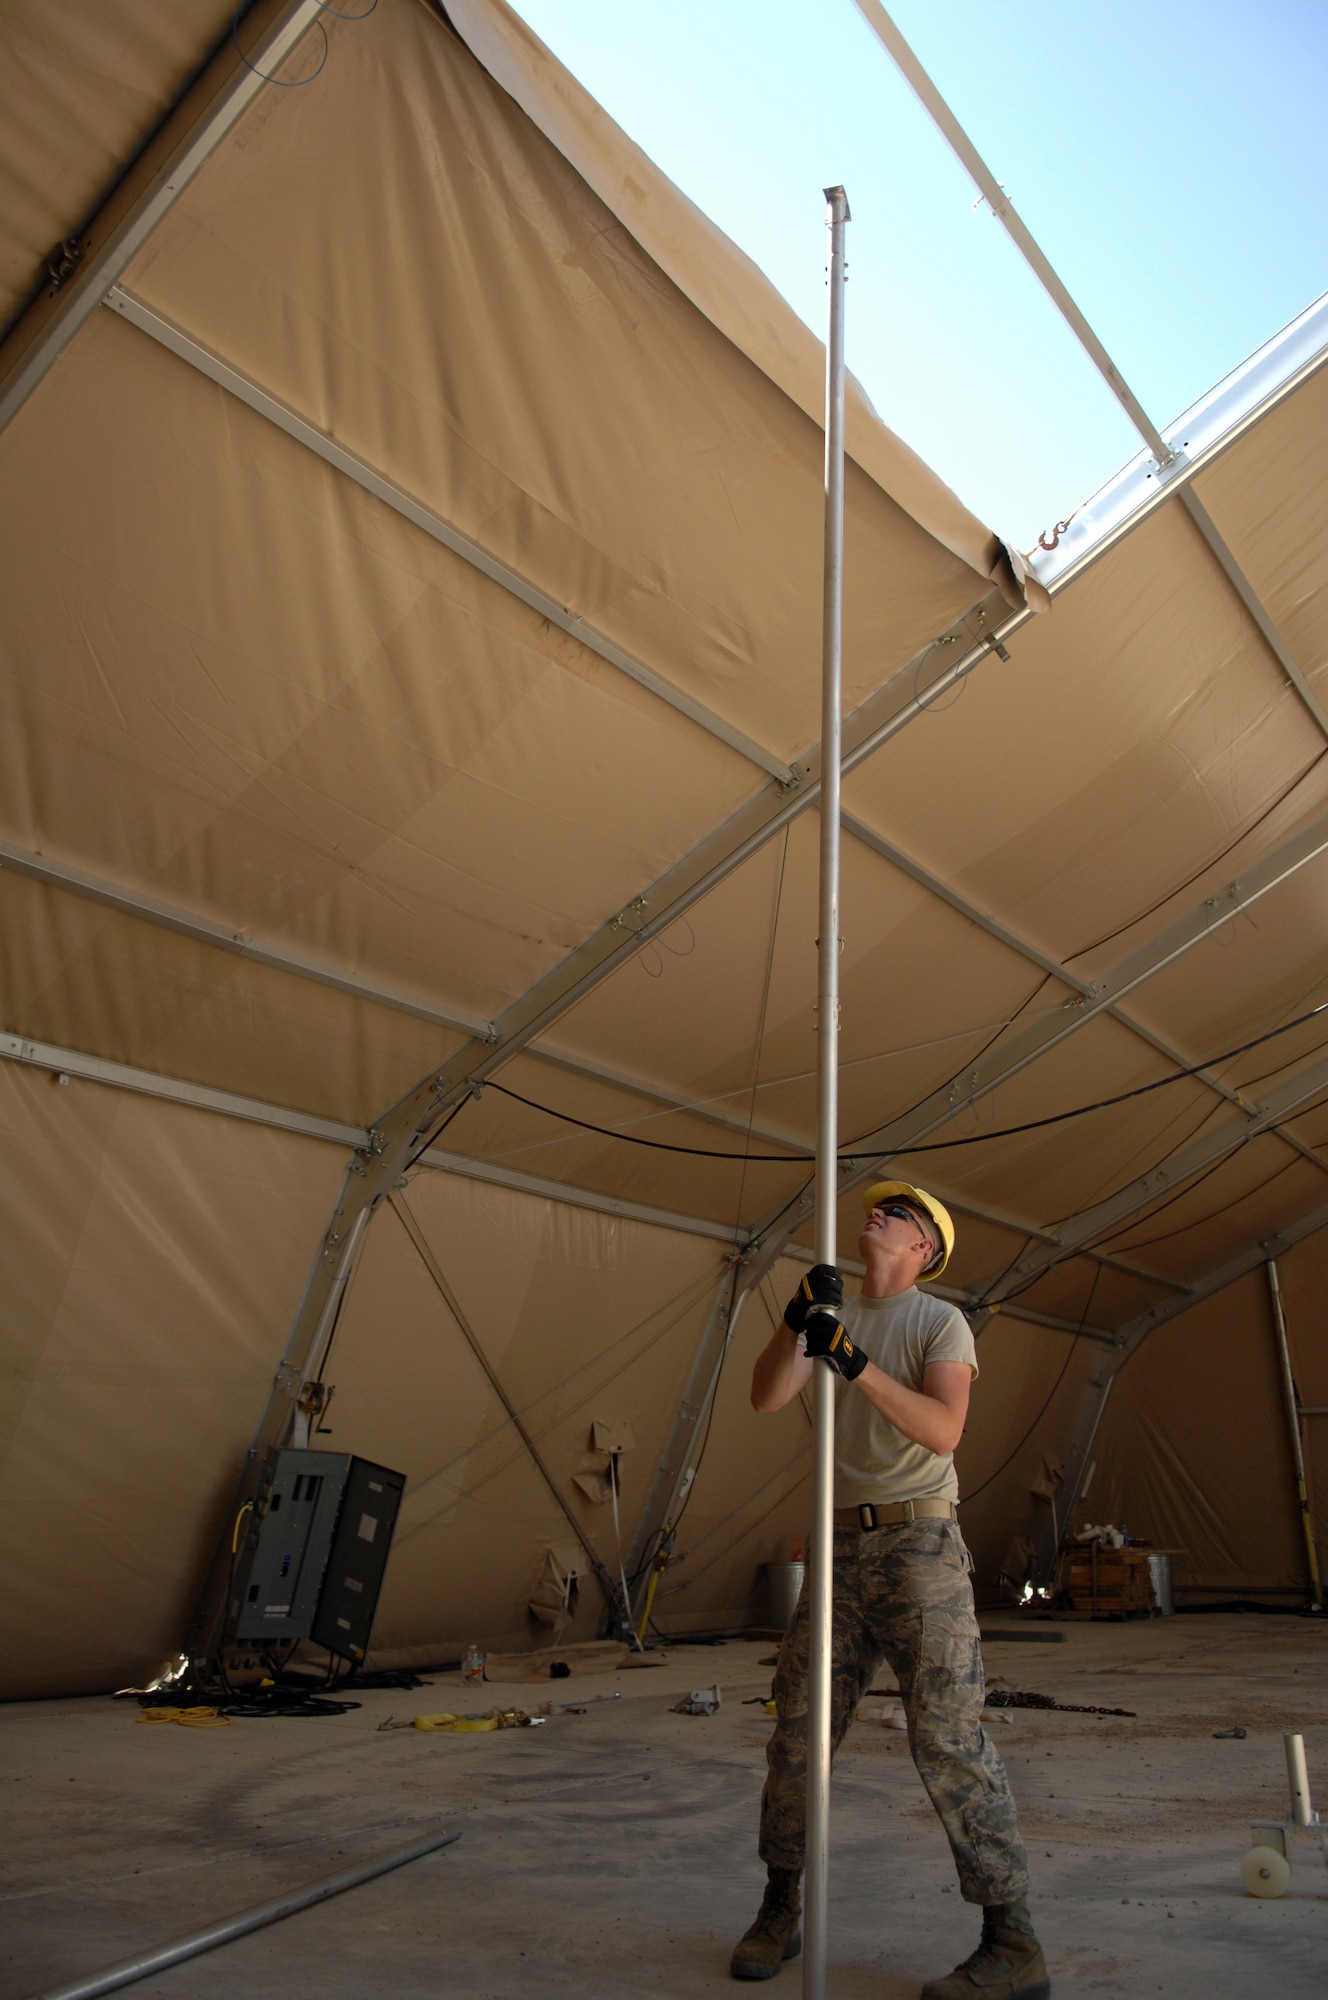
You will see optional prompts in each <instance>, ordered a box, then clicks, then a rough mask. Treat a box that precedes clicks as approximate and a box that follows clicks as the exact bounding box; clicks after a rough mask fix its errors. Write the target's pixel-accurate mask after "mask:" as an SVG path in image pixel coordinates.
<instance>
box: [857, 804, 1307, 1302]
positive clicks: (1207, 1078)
mask: <svg viewBox="0 0 1328 2000" xmlns="http://www.w3.org/2000/svg"><path fill="white" fill-rule="evenodd" d="M841 818H842V820H843V824H844V827H845V828H846V830H847V831H848V832H849V833H851V834H852V835H853V836H854V838H855V839H857V840H860V841H861V842H862V843H863V845H864V846H866V847H870V848H871V849H872V851H873V853H876V854H879V855H880V856H881V858H882V859H883V860H885V861H889V862H891V863H892V864H893V865H894V866H895V867H896V868H899V869H901V870H902V871H903V873H904V874H905V875H908V876H910V877H911V878H912V879H913V881H915V882H918V883H920V884H921V886H922V887H923V888H924V889H929V890H930V891H931V893H932V895H933V896H936V897H939V899H940V900H941V902H943V903H948V904H949V906H950V908H951V909H952V910H957V911H958V913H959V915H960V916H962V917H967V919H968V921H969V922H970V923H971V924H973V925H975V926H976V927H977V929H978V930H981V931H985V932H986V933H987V935H988V937H993V938H996V939H997V940H998V942H999V943H1001V944H1004V945H1008V946H1009V948H1010V950H1011V951H1015V952H1018V953H1019V955H1020V957H1022V958H1026V959H1028V961H1029V963H1030V964H1032V965H1036V966H1040V967H1041V969H1042V971H1043V972H1046V973H1048V974H1049V975H1050V976H1051V977H1052V978H1053V979H1059V980H1062V981H1063V982H1064V984H1065V985H1066V986H1069V987H1071V988H1072V989H1073V990H1074V991H1075V992H1076V993H1079V994H1081V995H1082V996H1083V997H1084V998H1085V999H1088V998H1090V997H1091V996H1092V993H1093V982H1092V981H1091V980H1090V979H1085V978H1083V977H1082V976H1081V974H1079V973H1077V972H1074V971H1072V970H1071V969H1070V967H1069V966H1068V965H1062V964H1061V962H1060V960H1059V959H1055V958H1052V957H1051V956H1050V954H1049V953H1047V952H1044V951H1042V950H1041V949H1040V947H1039V946H1037V945H1035V944H1033V943H1032V942H1031V941H1030V940H1029V939H1028V938H1023V937H1020V936H1019V934H1018V933H1017V932H1016V931H1012V930H1010V929H1009V927H1008V926H1007V925H1005V924H1002V923H999V922H998V921H997V920H996V918H995V917H992V916H989V915H988V914H987V912H986V911H985V910H981V909H979V908H978V906H977V905H976V903H970V902H969V900H968V898H967V897H966V896H961V895H960V894H959V892H958V891H957V890H955V889H952V888H951V887H950V885H949V883H948V882H943V881H941V879H940V878H939V876H936V875H933V874H932V873H931V872H930V870H929V869H926V868H924V867H922V865H921V864H920V863H919V862H917V861H915V860H914V859H913V858H912V856H911V855H908V854H905V853H904V852H903V850H902V848H898V847H896V846H895V845H894V844H893V842H891V841H888V840H886V839H884V838H883V837H882V836H881V835H880V834H879V833H877V832H876V831H875V829H874V828H873V827H870V826H867V825H866V824H865V823H864V822H863V821H862V820H859V819H856V818H855V817H854V816H853V814H851V813H843V814H841ZM1107 1012H1108V1014H1110V1016H1111V1018H1112V1020H1113V1021H1119V1022H1120V1024H1121V1026H1122V1027H1123V1028H1127V1029H1128V1030H1129V1032H1130V1033H1131V1034H1132V1035H1137V1036H1138V1037H1139V1039H1140V1041H1143V1042H1147V1043H1148V1046H1149V1047H1150V1048H1152V1049H1156V1050H1157V1053H1158V1054H1159V1055H1160V1056H1165V1057H1166V1059H1167V1061H1168V1062H1170V1063H1174V1064H1175V1065H1176V1067H1177V1069H1193V1064H1192V1062H1191V1058H1190V1057H1189V1056H1187V1055H1184V1054H1182V1053H1181V1051H1180V1050H1179V1049H1177V1048H1175V1047H1173V1045H1172V1044H1171V1043H1170V1042H1169V1041H1167V1040H1166V1038H1165V1037H1164V1036H1162V1035H1159V1034H1155V1033H1154V1031H1153V1029H1152V1028H1148V1027H1145V1025H1144V1023H1143V1022H1142V1021H1137V1020H1136V1019H1135V1017H1134V1016H1133V1014H1130V1013H1127V1011H1126V1010H1125V1008H1124V1007H1121V1006H1119V1005H1117V1004H1114V1003H1113V1005H1111V1006H1110V1007H1108V1008H1107ZM1193 1073H1194V1076H1195V1079H1196V1081H1197V1082H1199V1083H1203V1084H1206V1085H1207V1086H1208V1088H1209V1089H1210V1090H1212V1091H1215V1092H1216V1093H1217V1095H1218V1096H1219V1097H1224V1098H1225V1099H1226V1101H1227V1103H1228V1104H1239V1103H1240V1093H1239V1091H1237V1090H1233V1089H1232V1087H1231V1085H1230V1084H1229V1083H1227V1082H1225V1081H1224V1080H1223V1078H1222V1077H1220V1076H1217V1075H1215V1074H1214V1073H1213V1072H1212V1071H1211V1070H1208V1069H1204V1068H1199V1069H1194V1070H1193ZM1278 1136H1279V1138H1281V1139H1283V1140H1285V1142H1286V1144H1287V1145H1288V1146H1290V1147H1291V1148H1292V1150H1293V1151H1294V1152H1297V1153H1299V1154H1300V1155H1301V1157H1302V1158H1303V1159H1306V1160H1308V1161H1310V1163H1311V1164H1312V1165H1313V1166H1316V1167H1317V1168H1318V1169H1319V1171H1320V1172H1321V1173H1325V1174H1328V1160H1323V1159H1320V1157H1319V1155H1318V1154H1317V1153H1316V1152H1315V1151H1314V1150H1313V1148H1312V1147H1310V1146H1307V1145H1306V1144H1305V1141H1304V1140H1303V1139H1301V1138H1300V1137H1298V1135H1297V1134H1296V1133H1294V1132H1290V1131H1285V1130H1284V1131H1281V1132H1279V1134H1278ZM1159 1282H1165V1281H1163V1280H1159Z"/></svg>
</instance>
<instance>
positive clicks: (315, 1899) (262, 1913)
mask: <svg viewBox="0 0 1328 2000" xmlns="http://www.w3.org/2000/svg"><path fill="white" fill-rule="evenodd" d="M460 1838H461V1830H460V1828H459V1827H450V1828H448V1830H447V1831H446V1832H444V1833H431V1834H429V1835H428V1836H427V1838H425V1839H424V1840H413V1841H412V1842H411V1844H410V1846H409V1847H399V1848H398V1849H397V1851H396V1853H395V1854H385V1855H383V1856H382V1857H381V1858H380V1859H379V1860H377V1861H366V1862H365V1864H364V1866H363V1867H362V1868H347V1869H346V1871H345V1873H344V1874H341V1875H329V1876H328V1877H327V1879H326V1880H325V1881H322V1882H311V1883H310V1884H309V1886H308V1887H307V1888H305V1889H292V1891H291V1893H290V1894H289V1896H278V1897H277V1899H276V1901H275V1902H272V1903H259V1904H258V1905H257V1906H256V1907H255V1908H254V1909H252V1910H242V1911H241V1912H240V1915H239V1916H238V1917H223V1919H222V1921H221V1922H220V1923H218V1924H209V1925H208V1927H207V1929H206V1930H203V1931H193V1932H191V1933H190V1935H189V1936H188V1937H182V1938H177V1939H176V1940H175V1942H174V1944H163V1945H159V1946H158V1947H157V1949H156V1950H155V1951H145V1952H142V1953H140V1955H139V1956H138V1957H137V1958H122V1959H121V1960H120V1962H119V1964H118V1965H108V1966H107V1967H106V1969H105V1971H103V1972H94V1973H91V1974H90V1975H89V1976H88V1978H86V1979H76V1980H75V1981H74V1982H73V1984H72V1985H71V1986H52V1987H51V1988H49V1990H48V1991H47V1992H45V1993H41V1994H38V1995H37V1996H36V2000H95V1996H96V1995H97V1994H98V1993H113V1992H114V1991H115V1989H116V1987H117V1986H132V1985H133V1983H134V1981H135V1980H136V1979H147V1978H149V1977H150V1975H151V1974H152V1973H154V1972H164V1971H165V1969H166V1967H167V1966H168V1965H178V1964H179V1963H180V1960H181V1959H182V1958H197V1957H198V1955H199V1953H200V1952H204V1951H212V1950H213V1949H214V1948H215V1947H216V1946H217V1945H219V1944H229V1943H230V1941H231V1939H232V1938H238V1937H245V1936H246V1935H247V1934H248V1933H249V1932H250V1931H257V1930H261V1929H262V1928H263V1926H264V1924H275V1923H277V1922H278V1921H279V1920H280V1919H281V1918H282V1917H291V1916H294V1914H295V1912H296V1911H297V1910H307V1909H308V1908H309V1906H310V1904H312V1903H325V1902H326V1901H327V1899H328V1897H329V1896H339V1895H341V1893H342V1891H343V1890H345V1889H354V1888H355V1887H356V1886H357V1885H358V1884H359V1883H361V1882H371V1881H372V1880H373V1878H374V1876H375V1875H386V1874H387V1872H388V1870H389V1869H391V1868H400V1867H402V1866H403V1865H404V1863H406V1862H407V1861H418V1860H419V1858H420V1856H421V1855H422V1854H432V1853H433V1851H434V1849H435V1848H438V1847H450V1846H451V1844H452V1842H453V1841H454V1840H460Z"/></svg>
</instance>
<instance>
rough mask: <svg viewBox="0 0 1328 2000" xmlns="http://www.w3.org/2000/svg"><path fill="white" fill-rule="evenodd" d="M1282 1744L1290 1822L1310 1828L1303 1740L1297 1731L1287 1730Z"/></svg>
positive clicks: (1308, 1784)
mask: <svg viewBox="0 0 1328 2000" xmlns="http://www.w3.org/2000/svg"><path fill="white" fill-rule="evenodd" d="M1282 1743H1283V1746H1284V1747H1285V1749H1286V1767H1287V1784H1288V1786H1289V1787H1290V1790H1291V1818H1292V1821H1293V1823H1294V1824H1295V1825H1296V1826H1312V1825H1313V1824H1314V1814H1313V1812H1312V1811H1311V1809H1310V1775H1309V1772H1308V1771H1307V1770H1306V1768H1305V1738H1304V1737H1303V1736H1302V1735H1301V1733H1300V1731H1299V1730H1298V1729H1296V1730H1288V1731H1287V1733H1286V1735H1285V1736H1283V1738H1282Z"/></svg>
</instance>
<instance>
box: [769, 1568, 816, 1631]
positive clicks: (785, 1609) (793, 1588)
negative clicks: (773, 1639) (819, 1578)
mask: <svg viewBox="0 0 1328 2000" xmlns="http://www.w3.org/2000/svg"><path fill="white" fill-rule="evenodd" d="M765 1574H766V1581H767V1583H768V1584H769V1587H770V1623H771V1624H772V1625H773V1626H775V1627H776V1628H777V1629H778V1630H779V1631H781V1632H787V1631H788V1628H789V1626H790V1625H791V1624H792V1623H793V1614H794V1612H795V1611H796V1610H797V1608H798V1599H799V1597H800V1596H801V1595H802V1584H803V1578H804V1577H805V1576H806V1574H807V1565H806V1563H767V1564H766V1566H765Z"/></svg>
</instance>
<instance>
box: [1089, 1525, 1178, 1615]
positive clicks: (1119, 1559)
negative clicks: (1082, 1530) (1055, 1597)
mask: <svg viewBox="0 0 1328 2000" xmlns="http://www.w3.org/2000/svg"><path fill="white" fill-rule="evenodd" d="M1067 1553H1068V1555H1069V1575H1068V1579H1067V1583H1068V1589H1069V1593H1070V1599H1071V1603H1072V1605H1073V1610H1074V1615H1075V1616H1077V1617H1080V1618H1131V1617H1133V1618H1139V1617H1147V1616H1148V1615H1149V1614H1150V1613H1151V1612H1153V1611H1154V1610H1156V1608H1157V1605H1156V1600H1155V1598H1154V1596H1153V1579H1152V1577H1151V1575H1150V1574H1149V1569H1148V1557H1149V1554H1150V1551H1149V1550H1148V1549H1131V1548H1126V1549H1104V1548H1102V1547H1100V1546H1099V1545H1098V1543H1096V1542H1093V1543H1091V1544H1089V1545H1084V1544H1082V1543H1081V1544H1079V1545H1078V1546H1075V1545H1073V1544H1072V1545H1071V1547H1070V1549H1069V1550H1068V1551H1067Z"/></svg>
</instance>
